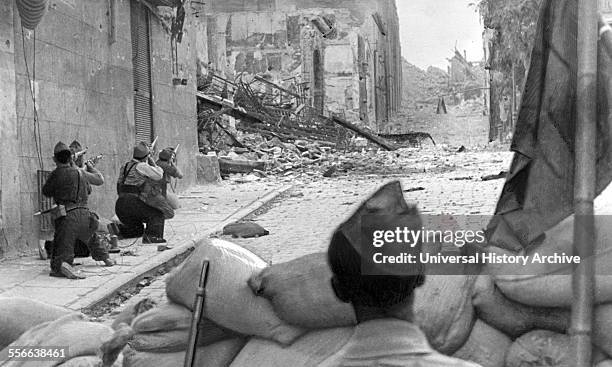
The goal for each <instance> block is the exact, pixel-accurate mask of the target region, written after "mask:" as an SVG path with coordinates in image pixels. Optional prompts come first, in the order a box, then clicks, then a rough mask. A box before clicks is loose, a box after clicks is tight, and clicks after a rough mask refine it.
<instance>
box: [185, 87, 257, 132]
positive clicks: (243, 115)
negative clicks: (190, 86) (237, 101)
mask: <svg viewBox="0 0 612 367" xmlns="http://www.w3.org/2000/svg"><path fill="white" fill-rule="evenodd" d="M196 96H197V97H198V98H199V99H201V100H202V101H203V102H204V103H206V104H207V105H208V106H209V107H211V108H212V109H214V110H216V111H219V110H222V109H224V108H225V110H226V111H224V113H223V114H225V115H228V116H231V117H233V118H236V119H240V120H244V121H250V122H255V123H260V124H265V123H266V122H265V120H263V118H261V117H259V116H257V115H256V114H254V113H252V112H245V111H241V110H239V109H237V108H236V107H234V106H232V105H230V104H229V103H225V102H224V103H221V102H219V101H217V100H215V99H214V98H212V97H211V96H208V95H206V94H204V93H201V92H197V93H196Z"/></svg>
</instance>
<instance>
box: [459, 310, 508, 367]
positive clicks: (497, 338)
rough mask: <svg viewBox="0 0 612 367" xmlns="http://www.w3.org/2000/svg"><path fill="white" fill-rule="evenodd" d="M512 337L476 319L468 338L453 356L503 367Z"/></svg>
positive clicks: (490, 366) (494, 366) (481, 363)
mask: <svg viewBox="0 0 612 367" xmlns="http://www.w3.org/2000/svg"><path fill="white" fill-rule="evenodd" d="M511 344H512V339H510V337H508V336H507V335H506V334H504V333H502V332H501V331H499V330H497V329H495V328H493V327H491V326H489V325H488V324H487V323H485V322H483V321H481V320H477V321H476V323H475V324H474V327H473V328H472V332H471V333H470V336H469V338H468V340H467V341H466V342H465V344H463V346H462V347H461V349H459V350H458V351H456V352H455V353H454V354H453V357H456V358H459V359H463V360H466V361H470V362H474V363H477V364H479V365H480V366H482V367H504V366H505V360H506V353H507V351H508V349H509V348H510V345H511Z"/></svg>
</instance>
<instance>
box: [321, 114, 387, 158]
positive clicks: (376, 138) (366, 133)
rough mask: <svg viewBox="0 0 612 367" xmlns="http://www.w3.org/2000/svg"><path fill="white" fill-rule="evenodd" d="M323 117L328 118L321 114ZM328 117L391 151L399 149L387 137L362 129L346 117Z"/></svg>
mask: <svg viewBox="0 0 612 367" xmlns="http://www.w3.org/2000/svg"><path fill="white" fill-rule="evenodd" d="M321 118H326V117H324V116H321ZM327 119H329V120H331V121H333V122H335V123H336V124H338V125H340V126H342V127H345V128H347V129H349V130H351V131H354V132H356V133H357V134H359V135H361V136H363V137H364V138H366V139H368V140H370V141H371V142H373V143H376V144H378V145H380V146H381V147H383V148H384V149H386V150H391V151H392V150H397V147H395V146H393V144H391V143H389V142H388V141H386V140H385V139H383V138H381V137H380V136H377V135H375V134H373V133H371V132H369V131H367V130H365V129H362V128H360V127H359V126H357V125H355V124H353V123H350V122H348V121H346V120H344V119H341V118H339V117H332V118H331V119H330V118H327Z"/></svg>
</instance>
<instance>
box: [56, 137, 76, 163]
mask: <svg viewBox="0 0 612 367" xmlns="http://www.w3.org/2000/svg"><path fill="white" fill-rule="evenodd" d="M53 160H54V161H55V163H57V164H68V163H70V162H71V161H72V152H71V151H70V148H68V146H67V145H66V144H64V143H62V142H61V141H60V142H58V143H57V144H55V148H53Z"/></svg>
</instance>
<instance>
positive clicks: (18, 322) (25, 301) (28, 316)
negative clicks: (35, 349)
mask: <svg viewBox="0 0 612 367" xmlns="http://www.w3.org/2000/svg"><path fill="white" fill-rule="evenodd" d="M73 312H74V311H71V310H69V309H67V308H63V307H59V306H54V305H50V304H46V303H42V302H38V301H35V300H32V299H29V298H0V350H2V349H4V348H6V347H7V346H8V345H9V344H11V343H12V342H14V341H15V340H17V338H19V337H20V336H21V335H22V334H23V333H25V332H26V331H27V330H29V329H30V328H32V327H34V326H36V325H40V324H42V323H44V322H47V321H53V320H56V319H58V318H60V317H62V316H65V315H68V314H70V313H73Z"/></svg>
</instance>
